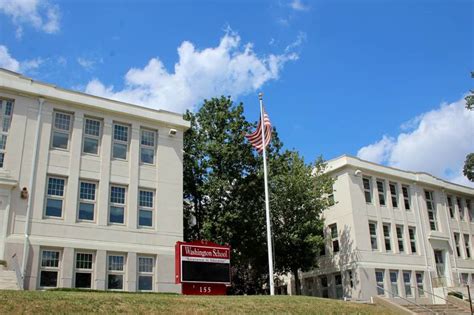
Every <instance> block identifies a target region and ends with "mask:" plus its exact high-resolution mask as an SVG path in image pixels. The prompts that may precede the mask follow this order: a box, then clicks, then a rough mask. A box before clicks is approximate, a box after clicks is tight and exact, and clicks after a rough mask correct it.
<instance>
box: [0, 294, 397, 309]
mask: <svg viewBox="0 0 474 315" xmlns="http://www.w3.org/2000/svg"><path fill="white" fill-rule="evenodd" d="M45 313H55V314H71V313H75V314H77V313H88V314H90V313H105V314H110V313H128V314H132V313H133V314H150V313H154V314H157V313H159V314H387V315H388V314H393V313H390V312H389V311H388V310H386V309H384V308H381V307H380V306H375V305H364V304H356V303H350V302H342V301H336V300H330V299H320V298H314V297H305V296H274V297H270V296H181V295H173V294H146V293H144V294H140V293H136V294H130V293H128V294H127V293H110V292H74V291H0V314H45Z"/></svg>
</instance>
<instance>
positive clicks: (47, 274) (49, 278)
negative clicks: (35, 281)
mask: <svg viewBox="0 0 474 315" xmlns="http://www.w3.org/2000/svg"><path fill="white" fill-rule="evenodd" d="M57 286H58V272H57V271H41V276H40V287H49V288H55V287H57Z"/></svg>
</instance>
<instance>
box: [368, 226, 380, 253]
mask: <svg viewBox="0 0 474 315" xmlns="http://www.w3.org/2000/svg"><path fill="white" fill-rule="evenodd" d="M369 233H370V244H371V246H372V250H377V248H378V246H377V223H375V222H369Z"/></svg>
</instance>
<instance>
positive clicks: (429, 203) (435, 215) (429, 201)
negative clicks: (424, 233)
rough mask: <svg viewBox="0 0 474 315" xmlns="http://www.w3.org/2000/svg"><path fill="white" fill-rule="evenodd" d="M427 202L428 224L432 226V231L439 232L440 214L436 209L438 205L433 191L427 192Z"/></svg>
mask: <svg viewBox="0 0 474 315" xmlns="http://www.w3.org/2000/svg"><path fill="white" fill-rule="evenodd" d="M425 201H426V210H427V212H428V223H429V226H430V231H439V226H438V213H437V209H436V204H435V202H434V193H433V191H432V190H425ZM430 207H431V209H430ZM430 214H431V215H432V217H433V218H430ZM432 224H433V225H432ZM433 227H434V228H433Z"/></svg>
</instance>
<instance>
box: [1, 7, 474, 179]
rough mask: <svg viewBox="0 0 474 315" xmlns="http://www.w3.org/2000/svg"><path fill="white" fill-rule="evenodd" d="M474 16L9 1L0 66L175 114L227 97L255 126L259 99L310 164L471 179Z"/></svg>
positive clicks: (410, 10) (458, 10) (432, 11)
mask: <svg viewBox="0 0 474 315" xmlns="http://www.w3.org/2000/svg"><path fill="white" fill-rule="evenodd" d="M473 14H474V4H473V2H472V1H469V0H450V1H448V0H446V1H437V0H432V1H428V0H417V1H409V0H401V1H394V0H393V1H389V0H384V1H375V0H370V1H369V0H360V1H356V0H352V1H349V0H347V1H342V0H339V1H338V0H336V1H329V0H326V1H303V0H299V1H297V0H288V1H283V0H281V1H201V2H199V3H198V2H197V1H131V0H130V1H125V0H122V1H53V0H49V1H44V0H31V1H23V0H22V1H19V0H16V1H13V0H5V1H2V3H0V66H1V67H4V68H9V69H12V70H14V71H17V72H21V73H24V74H26V75H27V76H31V77H33V78H35V79H38V80H42V81H46V82H50V83H54V84H57V85H60V86H63V87H66V88H72V89H77V90H82V91H87V92H89V93H94V94H99V95H103V96H106V97H112V98H119V99H122V100H125V101H130V102H134V103H140V104H143V105H145V106H150V107H155V108H165V109H168V110H174V111H183V110H184V109H186V108H189V109H196V108H197V107H198V106H199V103H200V101H201V100H202V98H204V97H212V96H219V95H221V94H224V95H232V96H233V98H234V99H235V100H236V101H242V102H244V104H245V108H246V115H247V117H248V118H249V119H251V120H256V119H257V116H258V102H257V93H258V92H259V91H263V92H264V94H265V102H266V107H267V111H268V112H269V114H270V117H271V120H272V122H273V124H274V125H275V126H276V127H277V128H278V131H279V134H280V137H281V138H282V140H283V141H284V143H285V145H286V147H287V148H295V149H297V150H299V151H300V152H301V153H302V154H303V155H304V156H305V158H306V159H307V160H308V161H309V160H313V159H314V158H315V157H316V156H318V155H321V154H322V155H323V156H324V157H325V158H327V159H329V158H333V157H336V156H339V155H341V154H344V153H347V154H351V155H359V156H360V157H362V158H365V159H369V160H372V161H375V162H378V163H383V164H387V165H392V166H396V167H401V168H405V169H410V170H415V171H428V172H430V173H432V174H434V175H436V176H440V177H443V178H446V179H449V180H453V181H456V182H458V183H462V184H468V183H467V181H466V180H465V179H463V178H462V176H461V174H460V168H461V166H462V163H463V160H464V158H465V155H466V154H467V153H468V152H472V151H474V118H473V115H474V113H473V112H471V113H469V112H467V111H466V110H465V109H464V107H463V106H464V105H463V102H462V98H463V96H464V95H465V93H467V92H468V90H469V89H470V88H474V80H472V79H471V78H470V75H469V72H470V71H472V70H474V47H473V45H474V23H473V22H472V16H473ZM178 49H179V51H180V53H178ZM443 104H444V105H443Z"/></svg>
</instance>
